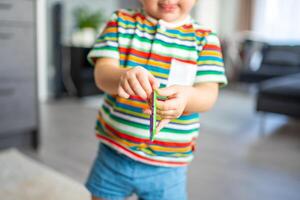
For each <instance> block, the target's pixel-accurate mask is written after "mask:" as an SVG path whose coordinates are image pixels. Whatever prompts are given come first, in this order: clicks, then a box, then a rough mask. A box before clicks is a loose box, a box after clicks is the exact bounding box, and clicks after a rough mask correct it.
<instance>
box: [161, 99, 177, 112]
mask: <svg viewBox="0 0 300 200" xmlns="http://www.w3.org/2000/svg"><path fill="white" fill-rule="evenodd" d="M156 107H157V109H158V110H176V109H177V107H178V102H177V100H176V99H169V100H165V101H160V100H158V101H157V104H156Z"/></svg>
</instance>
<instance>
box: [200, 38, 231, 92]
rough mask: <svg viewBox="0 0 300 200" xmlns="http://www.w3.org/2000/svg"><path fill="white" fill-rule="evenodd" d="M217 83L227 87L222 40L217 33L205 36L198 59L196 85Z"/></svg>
mask: <svg viewBox="0 0 300 200" xmlns="http://www.w3.org/2000/svg"><path fill="white" fill-rule="evenodd" d="M201 82H216V83H219V84H220V86H221V87H223V86H225V85H227V78H226V76H225V70H224V62H223V56H222V51H221V45H220V40H219V38H218V37H217V36H216V34H215V33H209V34H208V35H207V36H205V38H204V41H203V44H202V48H200V49H199V52H198V59H197V73H196V79H195V83H201Z"/></svg>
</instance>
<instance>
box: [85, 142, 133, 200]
mask: <svg viewBox="0 0 300 200" xmlns="http://www.w3.org/2000/svg"><path fill="white" fill-rule="evenodd" d="M130 169H131V167H130V166H128V163H127V162H125V161H124V159H122V158H121V157H120V156H119V155H118V153H114V151H112V150H110V148H109V147H107V146H104V145H103V144H102V145H100V146H99V150H98V155H97V158H96V159H95V161H94V164H93V167H92V169H91V171H90V174H89V177H88V179H87V182H86V188H87V189H88V190H89V191H90V193H91V195H92V198H91V199H92V200H99V199H102V200H124V199H125V198H127V197H129V196H130V195H131V194H132V193H133V187H132V184H131V179H130V178H128V176H129V177H130V173H129V172H130V171H129V170H130Z"/></svg>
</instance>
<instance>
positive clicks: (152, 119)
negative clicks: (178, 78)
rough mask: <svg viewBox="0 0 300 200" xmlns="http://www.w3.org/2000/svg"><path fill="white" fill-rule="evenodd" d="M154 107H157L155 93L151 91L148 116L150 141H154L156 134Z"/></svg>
mask: <svg viewBox="0 0 300 200" xmlns="http://www.w3.org/2000/svg"><path fill="white" fill-rule="evenodd" d="M156 106H157V92H156V90H154V91H153V94H152V101H151V115H150V141H151V142H152V141H153V140H154V137H155V134H156V117H157V116H156V109H157V108H156Z"/></svg>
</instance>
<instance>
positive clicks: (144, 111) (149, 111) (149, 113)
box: [143, 109, 152, 115]
mask: <svg viewBox="0 0 300 200" xmlns="http://www.w3.org/2000/svg"><path fill="white" fill-rule="evenodd" d="M143 113H145V114H148V115H151V113H152V111H151V110H150V109H144V110H143Z"/></svg>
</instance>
